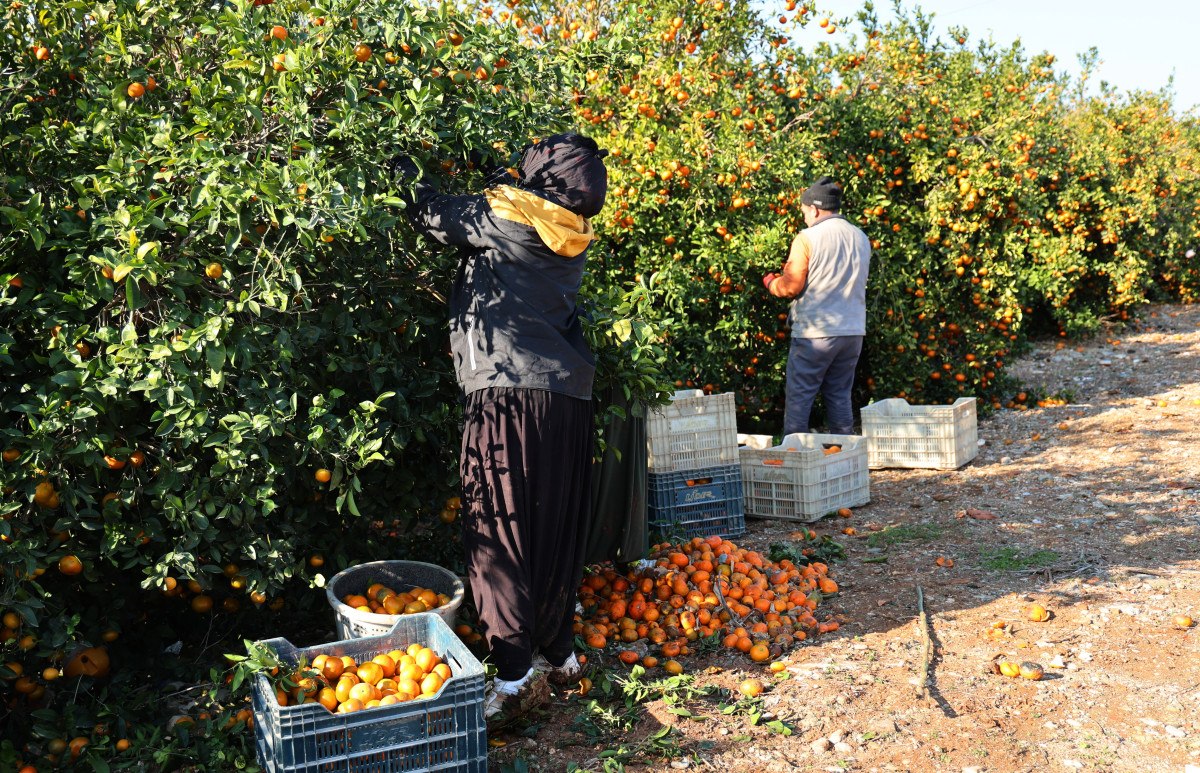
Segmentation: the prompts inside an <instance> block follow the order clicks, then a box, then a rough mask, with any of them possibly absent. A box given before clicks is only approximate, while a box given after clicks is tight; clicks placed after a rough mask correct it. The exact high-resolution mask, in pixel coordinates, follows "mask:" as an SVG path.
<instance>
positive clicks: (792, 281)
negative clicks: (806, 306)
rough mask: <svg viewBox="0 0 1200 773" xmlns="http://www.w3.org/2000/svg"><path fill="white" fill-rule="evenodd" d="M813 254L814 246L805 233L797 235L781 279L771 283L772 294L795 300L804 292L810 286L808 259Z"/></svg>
mask: <svg viewBox="0 0 1200 773" xmlns="http://www.w3.org/2000/svg"><path fill="white" fill-rule="evenodd" d="M811 254H812V244H811V243H810V242H809V241H808V237H807V236H805V235H804V234H803V233H798V234H796V238H795V239H792V248H791V250H790V251H789V252H788V261H787V264H786V265H785V266H784V267H783V273H782V274H780V276H779V279H777V280H775V281H774V282H772V283H771V294H772V295H774V296H777V297H779V298H794V297H796V296H797V295H799V294H800V293H802V292H804V287H805V286H806V285H807V284H808V259H809V256H810V255H811Z"/></svg>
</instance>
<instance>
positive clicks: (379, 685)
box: [275, 643, 451, 714]
mask: <svg viewBox="0 0 1200 773" xmlns="http://www.w3.org/2000/svg"><path fill="white" fill-rule="evenodd" d="M450 676H451V672H450V666H449V665H447V664H446V663H443V662H442V659H441V657H440V656H439V655H438V654H437V653H436V652H434V651H433V650H432V649H430V648H429V647H426V646H424V645H422V644H419V643H413V644H410V645H409V646H408V648H407V649H404V650H392V651H391V652H387V653H384V654H380V655H376V656H375V657H373V658H371V659H370V660H366V661H363V662H362V663H358V662H356V661H355V660H354V658H352V657H350V656H349V655H342V656H337V655H323V654H322V655H317V656H316V657H315V658H313V661H312V664H311V665H309V666H308V667H303V666H302V667H301V668H298V669H297V670H296V672H295V673H294V674H292V676H291V678H290V679H289V680H287V681H285V682H284V683H283V685H282V686H278V687H276V690H275V700H276V701H277V702H278V703H279V705H280V706H296V705H299V704H303V703H320V704H321V705H322V706H324V707H325V708H327V709H329V710H330V711H332V712H335V713H337V714H350V713H353V712H355V711H362V710H364V709H373V708H375V707H377V706H391V705H393V704H397V703H406V702H408V701H413V700H418V699H420V698H432V697H433V696H435V695H437V693H438V691H439V690H441V689H442V685H443V684H445V683H446V681H447V680H448V679H449V678H450ZM289 684H290V685H292V686H291V687H290V688H289V687H288V686H287V685H289Z"/></svg>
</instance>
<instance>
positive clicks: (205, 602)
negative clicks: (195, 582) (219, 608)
mask: <svg viewBox="0 0 1200 773" xmlns="http://www.w3.org/2000/svg"><path fill="white" fill-rule="evenodd" d="M212 608H213V600H212V596H209V595H206V594H203V593H201V594H200V595H199V596H196V597H195V598H194V599H192V611H193V612H195V613H197V614H201V615H203V614H206V613H208V612H211V611H212Z"/></svg>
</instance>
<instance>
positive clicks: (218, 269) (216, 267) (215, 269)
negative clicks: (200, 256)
mask: <svg viewBox="0 0 1200 773" xmlns="http://www.w3.org/2000/svg"><path fill="white" fill-rule="evenodd" d="M224 273H225V267H224V266H222V265H221V264H220V263H216V262H214V263H209V264H208V265H207V266H205V267H204V275H205V276H206V277H208V278H209V279H220V278H221V275H222V274H224Z"/></svg>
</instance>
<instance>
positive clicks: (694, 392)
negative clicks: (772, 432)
mask: <svg viewBox="0 0 1200 773" xmlns="http://www.w3.org/2000/svg"><path fill="white" fill-rule="evenodd" d="M734 409H735V406H734V399H733V392H726V393H724V394H719V395H705V394H704V392H702V391H700V390H699V389H688V390H683V391H680V392H676V393H675V395H674V396H673V397H672V398H671V402H670V404H668V405H664V406H660V407H658V408H655V409H654V410H652V411H650V414H649V416H648V421H647V425H646V451H647V456H646V465H647V467H648V468H649V470H650V471H651V472H680V471H684V470H699V469H703V468H705V467H718V466H720V465H728V464H737V415H736V413H735V410H734Z"/></svg>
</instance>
